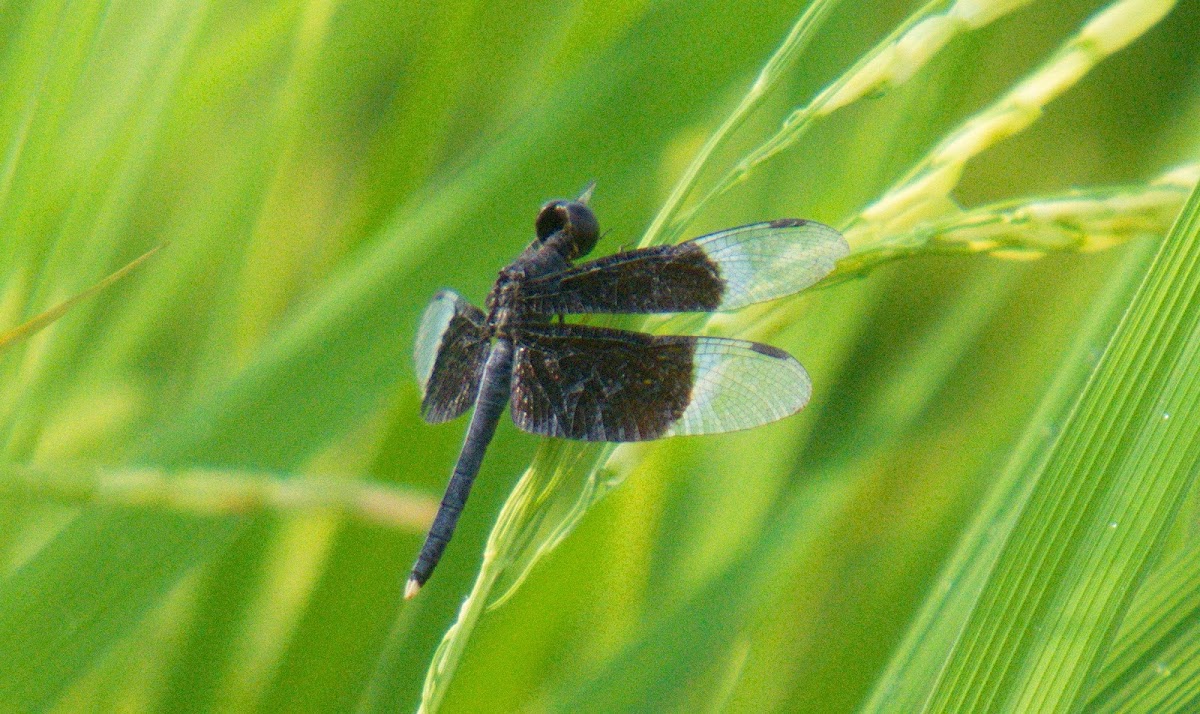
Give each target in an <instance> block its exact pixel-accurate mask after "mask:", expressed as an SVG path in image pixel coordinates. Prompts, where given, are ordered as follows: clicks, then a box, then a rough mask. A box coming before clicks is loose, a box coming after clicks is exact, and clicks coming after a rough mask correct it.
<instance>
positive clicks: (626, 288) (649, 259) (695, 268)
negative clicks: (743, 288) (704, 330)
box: [520, 243, 725, 315]
mask: <svg viewBox="0 0 1200 714" xmlns="http://www.w3.org/2000/svg"><path fill="white" fill-rule="evenodd" d="M724 292H725V283H724V281H723V280H722V279H721V276H720V275H719V273H718V268H717V266H716V265H715V264H714V263H713V262H712V261H710V260H709V259H708V256H707V255H705V253H704V251H703V250H702V249H700V247H699V246H697V245H695V244H693V243H681V244H679V245H660V246H654V247H651V248H642V249H640V250H634V251H629V252H626V253H617V254H616V255H610V256H608V257H605V258H599V259H598V260H593V261H591V262H588V263H584V264H583V265H580V266H577V267H574V268H571V269H569V270H565V271H562V272H560V273H556V274H553V275H548V276H545V277H542V278H535V279H532V280H528V281H526V282H525V283H524V284H522V285H521V295H520V301H521V302H520V304H521V309H522V310H527V311H529V312H531V313H534V314H538V315H563V314H568V315H577V314H581V313H638V314H646V313H659V312H709V311H711V310H715V309H717V307H718V306H719V305H720V304H721V296H722V295H723V294H724Z"/></svg>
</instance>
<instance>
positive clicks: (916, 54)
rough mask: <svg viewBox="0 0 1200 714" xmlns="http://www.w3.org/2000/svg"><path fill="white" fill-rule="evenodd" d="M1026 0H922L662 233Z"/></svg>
mask: <svg viewBox="0 0 1200 714" xmlns="http://www.w3.org/2000/svg"><path fill="white" fill-rule="evenodd" d="M1029 2H1030V0H1001V1H999V2H986V1H985V2H978V1H975V0H970V1H960V2H956V3H954V4H953V5H951V6H950V7H949V8H946V9H945V10H944V11H941V10H942V8H944V7H945V6H946V4H947V3H946V0H933V1H932V2H929V3H927V4H926V5H925V6H924V7H922V8H921V9H920V10H918V11H917V12H915V13H913V14H912V15H911V16H909V18H908V19H907V20H905V21H904V22H903V23H902V24H901V25H899V26H898V27H897V28H896V29H895V30H894V31H892V32H891V33H890V34H889V35H888V36H887V37H886V38H884V39H883V41H881V42H880V43H879V44H877V45H876V46H875V47H874V48H873V49H872V50H871V51H870V52H868V53H867V54H865V55H863V56H862V58H861V59H859V60H858V62H856V63H855V65H854V66H853V67H851V68H850V70H849V71H847V72H845V73H844V74H843V75H842V76H841V77H839V78H838V79H837V80H835V81H834V82H833V84H830V85H829V86H828V87H827V88H825V89H824V90H823V91H822V92H821V93H820V94H818V95H817V96H816V97H815V98H813V100H812V101H810V102H809V103H808V104H806V105H805V106H803V107H800V108H798V109H796V110H795V111H793V112H792V113H791V114H790V115H788V117H787V118H786V119H785V120H784V121H783V124H782V125H781V126H780V128H779V130H778V131H777V132H776V133H775V134H774V135H773V136H772V137H771V138H769V139H767V140H766V141H765V142H763V143H762V144H761V145H759V147H758V148H756V149H754V150H753V151H751V152H750V153H749V154H747V155H746V156H745V157H744V158H742V159H741V160H740V161H738V162H737V164H735V165H734V166H733V168H731V169H729V171H727V172H726V173H725V175H724V176H722V177H721V178H720V179H718V180H717V183H716V184H715V185H714V186H713V187H712V188H711V189H709V191H708V193H706V194H705V195H704V197H703V198H702V199H700V200H699V201H697V202H696V203H695V204H694V205H693V206H692V207H691V208H689V209H688V210H687V212H685V213H684V214H683V215H682V216H681V217H679V218H678V219H677V220H675V221H672V223H671V227H670V230H668V231H667V237H668V238H672V237H676V236H677V235H678V234H679V232H680V231H681V230H682V229H683V228H684V226H686V225H687V224H688V223H689V222H691V220H692V219H693V218H695V217H696V215H697V214H698V213H700V212H701V211H702V210H703V209H704V208H705V207H706V206H708V204H709V203H710V202H711V201H713V200H714V199H716V198H717V197H718V196H720V195H722V194H724V193H725V192H726V191H728V190H729V189H731V188H733V187H734V186H736V185H738V184H739V183H741V182H742V181H745V180H746V177H747V176H749V175H750V172H751V171H753V170H754V169H755V168H756V167H757V166H759V165H760V164H762V163H764V162H765V161H767V160H769V159H771V158H772V157H774V156H775V155H777V154H778V153H779V152H781V151H783V150H784V149H786V148H788V147H789V146H792V145H793V144H795V143H796V142H797V141H799V140H800V138H801V137H802V136H803V135H804V134H805V133H806V132H807V131H808V129H809V128H810V127H811V126H812V125H813V124H814V122H816V120H817V119H820V118H822V117H826V116H829V115H830V114H832V113H834V112H835V111H837V110H838V109H841V108H843V107H846V106H849V105H850V104H853V103H855V102H857V101H859V100H861V99H864V98H866V97H870V96H875V95H878V94H879V93H881V92H884V91H887V90H889V89H894V88H896V87H898V86H900V85H902V84H904V83H905V82H907V81H908V80H909V79H911V78H912V77H913V76H915V75H916V74H917V72H918V71H919V70H920V69H921V68H922V67H924V66H925V65H926V64H927V63H928V62H929V61H930V60H931V59H933V57H934V56H935V55H937V53H938V52H939V51H941V49H942V48H944V47H945V46H946V45H947V44H949V43H950V41H951V40H953V39H954V38H955V37H958V36H959V35H962V34H965V33H967V32H974V31H976V30H979V29H982V28H983V27H986V26H987V25H989V24H991V23H992V22H995V21H996V20H998V19H1000V18H1001V17H1004V16H1005V15H1008V14H1010V13H1012V12H1014V11H1015V10H1017V9H1019V8H1020V7H1022V6H1024V5H1026V4H1028V3H1029ZM671 208H672V209H673V208H674V207H671Z"/></svg>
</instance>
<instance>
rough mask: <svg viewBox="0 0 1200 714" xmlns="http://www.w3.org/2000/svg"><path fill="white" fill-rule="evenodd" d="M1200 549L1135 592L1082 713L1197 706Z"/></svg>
mask: <svg viewBox="0 0 1200 714" xmlns="http://www.w3.org/2000/svg"><path fill="white" fill-rule="evenodd" d="M1197 583H1200V549H1196V548H1193V547H1190V546H1185V547H1184V549H1183V550H1182V551H1180V552H1178V553H1175V554H1173V555H1172V556H1171V557H1169V558H1166V559H1164V562H1162V563H1159V564H1158V565H1157V566H1156V567H1155V569H1154V571H1153V572H1152V573H1151V574H1150V576H1149V577H1147V578H1146V582H1145V583H1144V584H1143V585H1142V587H1141V588H1139V589H1138V592H1137V595H1136V596H1134V600H1133V602H1132V603H1131V604H1130V606H1129V613H1128V614H1127V615H1126V616H1125V619H1124V620H1123V621H1122V623H1121V628H1120V629H1119V630H1118V631H1117V636H1116V639H1114V640H1113V646H1112V649H1111V650H1110V651H1109V653H1108V657H1107V659H1106V660H1105V663H1104V666H1103V668H1102V669H1101V670H1100V672H1099V673H1098V674H1097V675H1096V677H1095V679H1094V682H1093V684H1092V694H1091V696H1090V697H1089V699H1088V702H1087V705H1086V706H1085V707H1084V708H1083V711H1087V712H1121V711H1185V710H1187V709H1191V708H1194V707H1195V706H1196V703H1197V702H1198V701H1200V657H1198V656H1197V655H1200V587H1197Z"/></svg>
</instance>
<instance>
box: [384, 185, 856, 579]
mask: <svg viewBox="0 0 1200 714" xmlns="http://www.w3.org/2000/svg"><path fill="white" fill-rule="evenodd" d="M591 191H592V187H591V186H589V187H588V188H587V189H586V190H585V191H584V193H583V194H582V195H580V196H579V197H578V198H576V199H574V200H566V199H560V200H554V201H550V202H549V203H546V204H545V205H544V206H543V207H542V208H541V210H540V211H539V212H538V214H537V218H536V220H535V221H534V235H535V238H534V240H533V242H532V243H530V244H529V246H528V247H527V248H525V250H524V251H523V252H522V253H521V254H520V255H519V256H518V257H517V259H516V260H514V261H513V262H512V263H510V264H508V266H506V267H505V268H503V269H502V270H501V271H500V274H499V277H498V278H497V280H496V282H495V285H494V286H493V287H492V290H491V292H490V293H489V294H488V296H487V300H486V302H485V303H484V309H480V308H478V307H476V306H475V305H472V304H471V303H470V302H468V301H467V300H466V299H464V298H463V297H462V296H461V295H459V294H457V293H455V292H454V291H452V290H442V291H440V292H438V293H437V294H436V295H435V296H434V297H433V299H432V300H431V301H430V303H429V306H428V307H427V308H426V309H425V312H424V314H423V316H422V318H421V322H420V326H419V327H418V329H417V339H416V343H415V346H414V350H413V358H414V363H415V367H416V376H417V381H418V383H419V385H420V388H421V395H422V396H421V416H422V417H423V418H424V419H425V421H427V422H429V423H433V424H437V423H442V422H446V421H449V420H452V419H455V418H457V417H459V416H461V415H462V414H464V413H465V412H466V411H467V410H468V409H470V408H472V407H474V413H473V414H472V416H471V420H470V423H469V425H468V427H467V433H466V437H465V439H464V442H463V447H462V451H461V452H460V453H459V456H458V461H457V462H456V463H455V465H454V470H453V471H452V473H451V476H450V481H449V484H448V485H447V487H446V492H445V496H444V497H443V499H442V502H441V505H440V507H439V508H438V511H437V515H436V516H435V517H434V521H433V525H432V526H431V527H430V530H429V533H428V535H427V536H426V539H425V542H424V545H423V546H422V547H421V551H420V554H419V555H418V556H417V559H416V562H415V564H414V565H413V569H412V573H411V574H410V576H409V578H408V582H407V583H406V585H405V590H404V596H405V598H406V599H409V598H412V597H413V596H415V595H416V594H417V592H418V591H419V590H420V589H421V587H422V586H423V585H424V584H425V583H426V582H427V581H428V580H429V577H430V576H431V575H432V574H433V571H434V568H435V567H436V566H437V563H438V561H439V560H440V559H441V557H442V553H443V552H444V551H445V548H446V545H447V544H448V543H449V542H450V539H451V537H452V535H453V534H454V529H455V526H456V525H457V523H458V520H459V516H460V515H461V513H462V511H463V508H464V507H465V506H466V502H467V496H468V495H469V493H470V491H471V486H472V484H473V483H474V481H475V478H476V476H477V475H478V474H479V471H480V468H481V466H482V464H483V457H484V452H485V451H486V449H487V446H488V444H489V443H490V442H491V440H492V437H493V435H494V434H495V432H496V427H497V425H498V424H499V423H500V419H501V417H502V415H503V413H504V410H505V408H506V407H507V406H508V405H509V404H510V403H511V410H510V411H511V414H512V419H513V421H514V422H515V424H516V426H517V427H518V428H519V429H521V430H523V431H526V432H529V433H531V434H536V435H539V436H545V437H554V438H559V439H576V440H582V441H607V442H630V441H646V440H650V439H659V438H663V437H670V436H688V435H696V434H717V433H722V432H729V431H736V430H740V429H748V428H751V427H755V426H759V425H762V424H766V423H768V422H773V421H776V420H778V419H782V418H784V417H786V416H789V415H791V414H794V413H796V412H797V411H799V410H800V409H802V408H803V407H804V406H805V404H807V403H808V400H809V398H810V396H811V395H812V381H811V380H810V379H809V376H808V373H807V372H806V371H805V370H804V367H803V366H801V364H800V363H799V362H798V361H796V359H795V358H794V357H792V356H791V355H789V354H788V353H787V352H785V351H783V350H781V349H779V348H777V347H772V346H770V345H765V344H760V343H757V342H748V341H745V340H737V339H729V338H724V337H695V336H686V335H652V334H647V333H643V332H632V331H628V330H619V329H612V328H608V327H598V326H591V325H585V324H576V323H569V322H566V320H565V316H567V315H587V314H618V315H619V314H665V313H694V312H717V311H729V310H737V309H740V308H742V307H745V306H747V305H751V304H754V303H759V302H763V301H767V300H774V299H777V298H781V297H784V296H787V295H791V294H793V293H795V292H798V291H800V290H803V289H804V288H807V287H809V286H811V285H813V284H814V283H816V282H818V281H819V280H821V279H822V278H824V277H825V276H826V275H828V274H829V273H830V272H832V271H833V269H834V267H835V266H836V264H837V261H838V260H840V259H841V258H844V257H845V256H846V255H848V254H849V250H850V249H849V246H848V245H847V244H846V240H845V238H843V237H842V235H841V234H840V233H838V231H837V230H835V229H833V228H831V227H829V226H827V225H824V224H822V223H818V222H816V221H810V220H804V219H794V218H784V219H780V220H774V221H769V222H763V223H752V224H750V225H745V226H739V227H737V228H729V229H727V230H722V231H717V232H715V233H710V234H708V235H704V236H701V237H699V238H693V239H691V240H687V241H683V242H681V243H677V244H674V245H660V246H652V247H648V248H639V249H636V250H628V251H622V252H618V253H615V254H613V255H609V256H607V257H603V258H598V259H595V260H591V261H588V262H583V263H577V261H578V260H579V259H580V258H583V257H584V256H586V255H587V254H588V253H590V252H591V251H592V249H593V248H594V247H595V245H596V243H597V241H598V240H599V237H600V224H599V221H598V219H597V218H596V214H595V213H594V212H593V211H592V209H591V208H590V207H589V206H588V202H589V199H590V198H591Z"/></svg>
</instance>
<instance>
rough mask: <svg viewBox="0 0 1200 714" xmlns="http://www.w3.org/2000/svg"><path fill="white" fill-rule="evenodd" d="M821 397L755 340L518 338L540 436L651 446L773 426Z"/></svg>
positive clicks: (521, 375) (784, 357) (532, 425)
mask: <svg viewBox="0 0 1200 714" xmlns="http://www.w3.org/2000/svg"><path fill="white" fill-rule="evenodd" d="M811 391H812V385H811V383H810V382H809V379H808V375H807V374H806V373H805V371H804V368H803V367H801V366H800V363H799V362H797V361H796V360H795V359H793V358H792V357H791V356H790V355H788V354H787V353H786V352H783V351H781V350H777V349H775V348H773V347H768V346H765V345H759V344H756V343H753V342H744V341H741V340H728V339H722V338H716V337H686V336H652V335H646V334H642V333H640V332H626V331H623V330H610V329H604V328H596V327H586V326H582V325H545V326H538V327H536V328H533V329H524V330H522V332H521V334H520V335H519V336H518V338H517V340H516V352H515V359H514V364H513V386H512V414H513V420H514V421H515V422H516V424H517V426H518V427H520V428H521V429H523V430H525V431H528V432H531V433H534V434H541V435H544V436H554V437H559V438H566V439H579V440H584V441H644V440H648V439H657V438H660V437H663V436H675V435H686V434H714V433H719V432H725V431H734V430H737V429H746V428H749V427H752V426H758V425H759V424H765V423H767V422H770V421H775V420H776V419H781V418H783V417H785V416H787V415H789V414H792V413H794V412H796V411H797V410H799V409H800V408H801V407H803V406H804V405H805V403H807V402H808V398H809V395H810V394H811Z"/></svg>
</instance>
